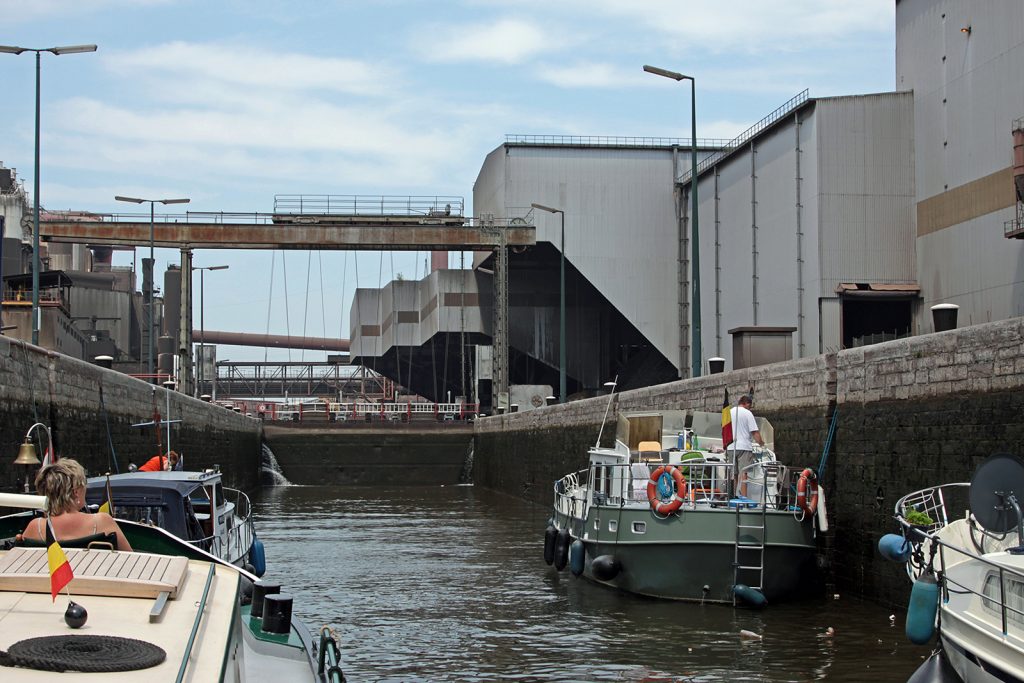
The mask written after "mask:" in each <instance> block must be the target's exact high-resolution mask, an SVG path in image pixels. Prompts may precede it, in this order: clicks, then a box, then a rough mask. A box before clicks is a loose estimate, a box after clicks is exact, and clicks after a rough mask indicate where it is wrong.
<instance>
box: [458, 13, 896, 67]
mask: <svg viewBox="0 0 1024 683" xmlns="http://www.w3.org/2000/svg"><path fill="white" fill-rule="evenodd" d="M475 4H478V5H484V6H490V7H497V8H503V9H507V10H509V11H511V10H512V9H513V8H514V9H515V11H518V12H523V13H531V14H533V15H536V14H537V13H545V14H549V15H550V14H553V13H555V12H557V13H558V14H559V15H560V17H561V20H562V21H563V22H564V24H565V25H566V26H567V27H569V26H571V27H572V28H573V30H576V28H577V26H578V25H579V24H581V23H583V24H585V25H590V26H593V25H597V24H600V25H602V26H605V27H608V26H610V27H611V29H610V30H608V32H607V38H606V39H607V40H609V41H616V40H617V36H626V37H627V38H626V39H627V40H633V37H634V34H633V31H634V30H635V29H638V28H639V29H643V30H645V31H648V32H649V34H650V35H649V37H650V39H651V41H650V42H649V43H648V47H650V48H651V49H654V50H657V51H658V52H664V51H665V49H666V46H665V45H660V46H656V44H660V43H662V42H663V41H664V40H665V39H668V40H670V41H671V42H670V43H669V44H668V46H667V47H668V49H669V50H670V51H673V52H677V53H679V54H687V55H694V54H698V53H700V52H707V51H711V52H713V53H725V52H741V53H748V54H752V53H769V52H800V51H803V50H806V49H807V48H809V47H811V46H817V47H822V46H826V47H827V46H828V45H829V44H834V42H835V41H836V40H837V39H841V38H842V37H844V36H849V35H851V34H854V33H859V32H867V33H892V32H893V31H894V30H895V28H894V27H895V18H894V17H895V3H894V2H893V0H785V1H784V2H765V0H645V1H644V2H636V1H635V0H561V1H560V2H559V3H557V4H554V3H551V2H550V0H479V1H478V2H477V3H475ZM609 19H612V20H613V21H611V22H609ZM554 21H555V19H554V18H551V17H549V18H548V21H547V22H546V23H549V24H551V23H554ZM656 38H657V40H655V39H656ZM635 48H636V45H634V46H633V49H635Z"/></svg>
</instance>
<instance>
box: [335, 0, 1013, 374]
mask: <svg viewBox="0 0 1024 683" xmlns="http://www.w3.org/2000/svg"><path fill="white" fill-rule="evenodd" d="M896 46H897V47H896V49H897V58H896V64H897V73H896V86H897V92H892V93H879V94H869V95H851V96H846V97H828V98H818V99H812V98H808V97H807V96H806V93H802V94H801V95H799V96H797V97H795V98H793V100H791V101H790V102H788V103H786V105H784V106H783V107H780V108H779V109H778V110H776V111H775V112H772V113H771V114H769V115H768V116H766V117H765V118H764V119H763V120H762V121H760V122H758V124H756V125H755V126H754V127H752V128H751V129H750V130H749V131H747V132H745V133H744V134H743V135H741V136H739V137H738V138H737V139H736V140H734V141H731V142H730V143H728V144H727V145H726V146H725V149H722V150H720V151H718V150H715V149H712V148H711V147H713V146H709V148H708V149H704V150H702V152H701V157H702V161H701V163H700V165H699V169H698V174H697V175H698V179H699V180H698V183H697V186H698V193H699V194H698V196H699V212H700V213H699V217H700V226H701V227H700V236H699V250H700V256H701V272H700V285H701V286H700V289H701V308H702V324H701V332H702V334H701V339H700V342H701V360H702V371H703V372H706V371H708V369H709V364H708V360H709V359H710V358H712V357H721V358H724V365H725V367H726V368H735V367H744V366H749V365H755V364H759V363H764V362H771V361H774V360H782V359H785V358H795V357H803V356H812V355H817V354H819V353H822V352H827V351H834V350H837V349H839V348H849V347H852V346H858V345H862V344H870V343H874V342H877V341H882V340H886V339H891V338H894V337H901V336H907V335H911V334H920V333H926V332H931V331H932V330H933V329H934V326H933V321H932V317H931V315H930V312H929V309H930V307H931V306H932V305H933V304H937V303H940V302H942V303H952V304H957V305H959V306H960V320H959V322H960V324H972V323H980V322H986V321H990V320H999V319H1005V318H1008V317H1012V316H1019V315H1024V296H1022V293H1024V248H1022V245H1024V242H1022V241H1021V240H1019V239H1008V238H1007V237H1008V236H1012V235H1013V234H1017V235H1019V236H1024V204H1022V203H1021V202H1019V201H1018V199H1020V198H1024V197H1020V196H1018V195H1017V194H1016V193H1015V190H1014V186H1015V182H1014V169H1013V135H1012V130H1013V128H1014V122H1015V120H1016V121H1019V120H1020V119H1022V118H1024V4H1022V3H1020V2H1017V1H1016V0H1014V1H1012V2H1011V1H1009V0H1000V1H995V2H983V1H981V0H973V1H964V0H897V2H896ZM698 125H699V122H698ZM1017 127H1018V128H1024V122H1019V124H1018V125H1017ZM1020 138H1021V147H1022V150H1024V130H1022V131H1021V132H1020ZM689 169H690V164H689V149H688V147H680V146H678V145H673V144H666V143H665V142H660V143H659V142H643V141H640V140H631V141H625V140H623V139H619V140H614V139H565V138H557V137H532V138H523V137H511V138H510V139H508V140H507V141H506V143H505V144H503V145H502V146H500V147H498V148H497V149H495V150H494V151H493V152H491V153H490V154H489V155H488V156H487V158H486V159H485V160H484V163H483V166H482V167H481V170H480V173H479V175H478V177H477V182H476V184H475V186H474V201H473V204H474V215H476V216H485V215H488V214H491V215H493V216H495V217H498V218H515V217H522V218H523V219H524V220H528V221H532V222H534V223H535V224H536V226H537V246H536V247H533V248H531V249H529V250H526V251H525V252H523V253H518V254H512V255H511V257H510V269H509V272H510V276H509V277H510V281H509V288H510V295H509V326H510V333H509V344H510V353H509V355H510V358H511V361H510V380H511V382H512V383H535V384H543V383H547V384H552V385H555V384H556V380H557V369H558V363H559V359H558V352H559V348H558V321H559V305H558V295H559V280H558V268H559V260H560V256H561V255H562V254H564V257H565V260H566V263H567V285H566V291H567V300H568V305H567V309H568V310H567V328H568V329H567V350H568V354H567V356H568V357H567V374H568V376H569V390H570V393H573V392H576V391H589V390H593V389H595V388H599V387H600V386H601V383H602V382H604V381H605V380H607V379H609V378H610V377H611V376H613V375H614V374H615V373H619V374H620V376H624V378H625V382H624V383H623V385H624V386H626V387H628V386H642V385H644V384H653V383H657V382H663V381H667V380H669V379H674V378H675V377H686V376H689V375H690V374H691V373H690V360H689V359H690V356H691V350H692V347H691V344H692V343H693V341H694V340H693V339H692V337H691V326H690V320H689V318H690V314H691V303H692V302H691V295H692V293H691V286H690V285H691V282H692V279H691V278H692V272H691V259H690V254H691V245H690V243H689V236H690V221H689V213H690V209H689V207H690V202H689V192H690V188H691V183H692V178H690V170H689ZM1020 173H1021V176H1022V177H1021V178H1020V181H1021V182H1020V183H1019V184H1020V186H1021V187H1022V188H1024V161H1022V163H1021V171H1020ZM1021 194H1022V195H1024V192H1022V193H1021ZM532 203H538V204H543V205H546V206H548V207H553V208H556V209H559V210H561V211H562V212H564V213H562V214H558V213H555V214H552V213H548V212H544V211H534V212H532V213H531V211H530V205H531V204H532ZM563 218H564V239H563V236H562V234H561V233H562V220H563ZM563 242H564V248H563ZM490 258H491V255H490V254H480V255H478V257H477V259H476V260H475V263H474V265H475V266H477V267H478V268H479V269H478V271H477V272H478V273H481V272H485V273H486V272H488V271H486V270H485V268H486V267H488V266H489V265H490V264H489V259H490ZM481 281H483V280H481ZM487 299H488V297H487V296H484V297H482V302H483V303H484V304H485V305H486V304H488V303H489V300H487ZM489 316H490V311H488V310H486V309H485V310H484V311H483V312H482V317H481V318H480V325H481V327H480V330H479V331H480V332H481V334H482V335H487V334H488V333H489V326H490V318H489ZM353 339H355V335H353ZM620 379H621V377H620Z"/></svg>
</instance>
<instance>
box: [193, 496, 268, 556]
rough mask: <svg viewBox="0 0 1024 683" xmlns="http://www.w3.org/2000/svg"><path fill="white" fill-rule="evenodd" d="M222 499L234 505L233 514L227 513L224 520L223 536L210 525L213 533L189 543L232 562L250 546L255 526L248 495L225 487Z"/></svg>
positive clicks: (212, 521)
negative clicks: (224, 530) (224, 532)
mask: <svg viewBox="0 0 1024 683" xmlns="http://www.w3.org/2000/svg"><path fill="white" fill-rule="evenodd" d="M224 501H225V502H226V503H228V504H233V505H234V514H232V515H229V516H228V519H227V520H225V523H226V524H227V533H226V534H225V536H223V537H221V536H219V535H218V534H217V533H216V527H215V526H211V529H213V531H214V533H212V534H210V535H209V536H206V537H205V538H200V539H196V540H191V541H189V543H191V544H192V545H196V546H199V547H200V548H203V549H204V550H207V551H208V552H209V553H211V554H213V555H216V556H217V557H222V558H224V559H227V560H228V561H232V562H233V561H235V560H238V559H241V558H242V557H243V556H244V555H245V554H246V552H248V550H249V548H250V546H252V542H253V539H254V538H255V537H256V528H255V524H254V522H253V517H252V504H251V503H250V502H249V496H247V495H246V494H245V492H243V491H239V490H238V489H229V488H225V489H224ZM213 523H215V522H214V520H213V518H212V517H211V524H213ZM232 549H234V552H232ZM228 553H231V554H232V555H237V557H228V556H227V554H228Z"/></svg>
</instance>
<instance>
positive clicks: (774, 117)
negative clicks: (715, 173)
mask: <svg viewBox="0 0 1024 683" xmlns="http://www.w3.org/2000/svg"><path fill="white" fill-rule="evenodd" d="M807 92H808V91H807V90H806V89H804V90H803V91H802V92H801V93H800V94H798V95H796V96H794V97H792V98H790V99H789V101H788V102H786V103H785V104H783V105H782V106H781V107H779V108H778V109H776V110H775V111H773V112H772V113H771V114H768V116H765V117H764V118H763V119H761V120H760V121H758V122H757V123H755V124H754V125H753V126H751V127H750V128H748V129H746V130H745V131H743V132H742V133H740V134H739V136H738V137H736V138H734V139H733V140H730V141H729V142H727V143H726V144H725V145H723V146H722V147H723V149H722V150H721V151H719V152H717V153H715V154H712V155H711V156H709V157H706V158H705V159H703V160H701V161H700V162H699V163H698V164H697V175H698V176H700V174H701V172H702V171H703V170H704V169H706V168H710V167H711V166H714V165H715V164H717V163H718V162H720V161H721V160H722V159H724V158H726V157H727V156H729V155H730V154H732V153H733V152H735V151H736V150H737V149H739V147H740V146H741V145H742V144H743V143H745V142H747V141H749V140H750V139H751V138H753V137H754V136H755V135H757V134H758V133H760V132H761V131H762V130H764V129H765V128H767V127H768V126H770V125H772V124H773V123H775V122H776V121H778V120H779V119H781V118H782V117H783V116H785V115H786V114H789V113H791V112H792V111H794V110H795V109H796V108H797V107H799V106H801V105H802V104H803V103H804V102H806V101H807V100H808V95H807ZM691 175H692V173H691V170H690V169H686V170H685V171H684V172H683V174H682V175H681V176H679V180H678V182H679V183H687V182H689V181H690V176H691Z"/></svg>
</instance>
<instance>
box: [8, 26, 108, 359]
mask: <svg viewBox="0 0 1024 683" xmlns="http://www.w3.org/2000/svg"><path fill="white" fill-rule="evenodd" d="M0 52H5V53H7V54H11V55H20V54H21V53H22V52H35V53H36V156H35V166H36V167H35V169H33V172H34V175H35V178H34V182H33V190H32V193H33V197H32V199H33V200H34V201H33V202H32V203H33V204H34V205H35V206H34V208H33V209H32V226H33V229H32V343H33V344H35V345H36V346H39V325H40V317H41V316H40V315H39V74H40V61H41V60H40V57H39V55H40V54H42V53H43V52H49V53H51V54H55V55H71V54H75V53H76V52H96V46H95V45H65V46H64V47H45V48H34V47H17V46H14V45H0Z"/></svg>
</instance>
